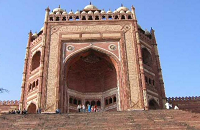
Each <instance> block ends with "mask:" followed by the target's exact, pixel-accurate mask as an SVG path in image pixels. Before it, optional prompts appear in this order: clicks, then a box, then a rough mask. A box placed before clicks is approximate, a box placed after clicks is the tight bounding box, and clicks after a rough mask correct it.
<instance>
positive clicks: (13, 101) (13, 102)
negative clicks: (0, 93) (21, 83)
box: [0, 100, 19, 105]
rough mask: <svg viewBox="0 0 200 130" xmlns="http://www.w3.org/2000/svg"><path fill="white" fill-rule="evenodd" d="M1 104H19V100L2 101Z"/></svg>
mask: <svg viewBox="0 0 200 130" xmlns="http://www.w3.org/2000/svg"><path fill="white" fill-rule="evenodd" d="M0 105H19V101H18V100H7V101H0Z"/></svg>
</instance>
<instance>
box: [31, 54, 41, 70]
mask: <svg viewBox="0 0 200 130" xmlns="http://www.w3.org/2000/svg"><path fill="white" fill-rule="evenodd" d="M40 55H41V53H40V51H38V52H36V53H35V54H34V56H33V58H32V63H31V65H32V68H31V70H32V71H33V70H35V69H36V68H38V67H39V66H40Z"/></svg>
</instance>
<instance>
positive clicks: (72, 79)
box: [65, 50, 117, 93]
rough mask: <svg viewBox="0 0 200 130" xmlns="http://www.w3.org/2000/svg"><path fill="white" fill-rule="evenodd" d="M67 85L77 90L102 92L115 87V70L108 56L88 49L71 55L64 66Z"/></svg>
mask: <svg viewBox="0 0 200 130" xmlns="http://www.w3.org/2000/svg"><path fill="white" fill-rule="evenodd" d="M65 72H66V73H65V76H66V77H67V78H66V80H67V86H68V88H69V89H73V90H76V91H79V92H83V93H86V92H87V93H88V92H104V91H107V90H109V89H112V88H115V87H117V76H116V70H115V67H114V65H113V63H112V62H111V59H110V57H109V56H107V55H106V54H104V53H101V52H97V51H95V50H88V51H85V52H82V53H80V54H78V55H76V56H75V57H73V58H72V59H71V60H70V61H69V62H68V63H67V64H66V68H65Z"/></svg>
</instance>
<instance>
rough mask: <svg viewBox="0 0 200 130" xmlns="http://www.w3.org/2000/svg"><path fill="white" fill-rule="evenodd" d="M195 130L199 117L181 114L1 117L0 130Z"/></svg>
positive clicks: (142, 113)
mask: <svg viewBox="0 0 200 130" xmlns="http://www.w3.org/2000/svg"><path fill="white" fill-rule="evenodd" d="M4 129H5V130H9V129H14V130H17V129H20V130H21V129H45V130H49V129H53V130H57V129H59V130H75V129H78V130H79V129H80V130H85V129H87V130H93V129H95V130H98V129H99V130H102V129H104V130H108V129H109V130H149V129H151V130H197V129H200V114H199V113H191V112H187V111H181V110H151V111H129V112H127V111H126V112H97V113H71V114H27V115H18V114H3V115H0V130H4Z"/></svg>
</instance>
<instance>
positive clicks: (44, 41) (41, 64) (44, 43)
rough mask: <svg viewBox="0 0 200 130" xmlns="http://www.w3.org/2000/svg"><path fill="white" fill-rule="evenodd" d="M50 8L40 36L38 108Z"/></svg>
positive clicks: (47, 10) (39, 107) (39, 106)
mask: <svg viewBox="0 0 200 130" xmlns="http://www.w3.org/2000/svg"><path fill="white" fill-rule="evenodd" d="M49 12H50V9H49V7H47V9H46V14H45V20H44V29H43V36H42V49H41V57H40V70H39V91H38V94H37V99H38V102H37V103H38V104H37V106H38V109H41V106H42V104H41V97H42V85H43V72H44V58H45V46H46V32H47V24H48V23H47V22H48V17H49Z"/></svg>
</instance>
